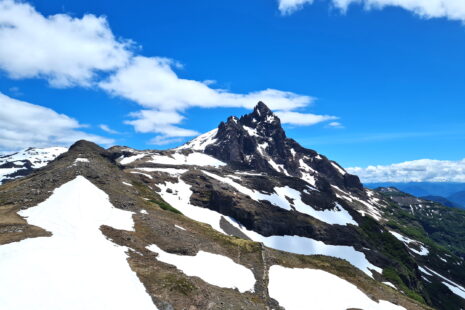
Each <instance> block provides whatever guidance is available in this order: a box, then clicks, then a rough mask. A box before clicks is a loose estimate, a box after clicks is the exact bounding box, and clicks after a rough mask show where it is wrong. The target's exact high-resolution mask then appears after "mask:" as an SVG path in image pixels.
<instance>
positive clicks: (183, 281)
mask: <svg viewBox="0 0 465 310" xmlns="http://www.w3.org/2000/svg"><path fill="white" fill-rule="evenodd" d="M161 282H162V283H163V284H162V285H163V287H165V288H167V289H169V290H170V291H176V292H179V293H181V294H183V295H185V296H189V295H190V294H191V293H192V292H193V291H195V290H196V289H197V287H195V285H194V284H193V283H192V282H191V281H190V280H189V279H187V278H185V277H182V276H178V275H174V274H168V275H166V276H165V277H163V279H162V280H161Z"/></svg>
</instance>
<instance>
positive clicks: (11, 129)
mask: <svg viewBox="0 0 465 310" xmlns="http://www.w3.org/2000/svg"><path fill="white" fill-rule="evenodd" d="M0 111H1V113H0V150H3V151H15V150H18V149H21V148H24V147H26V146H35V147H46V146H56V145H64V146H68V145H70V144H72V143H74V142H76V140H79V139H86V140H90V141H94V142H96V143H100V144H105V145H108V144H111V143H113V142H114V141H113V140H111V139H108V138H105V137H101V136H96V135H92V134H88V133H85V132H83V131H81V130H80V128H82V127H84V126H83V125H81V124H80V123H79V122H78V121H77V120H75V119H73V118H71V117H69V116H67V115H64V114H59V113H57V112H55V111H53V110H52V109H49V108H46V107H43V106H39V105H35V104H31V103H28V102H25V101H20V100H16V99H13V98H11V97H8V96H6V95H4V94H2V93H0Z"/></svg>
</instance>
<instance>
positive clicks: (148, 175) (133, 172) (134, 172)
mask: <svg viewBox="0 0 465 310" xmlns="http://www.w3.org/2000/svg"><path fill="white" fill-rule="evenodd" d="M131 173H132V174H141V175H143V176H146V177H147V178H149V179H153V178H152V176H151V175H150V174H147V173H143V172H138V171H131Z"/></svg>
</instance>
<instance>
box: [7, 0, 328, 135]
mask: <svg viewBox="0 0 465 310" xmlns="http://www.w3.org/2000/svg"><path fill="white" fill-rule="evenodd" d="M0 45H1V48H0V69H1V70H3V71H5V72H6V73H7V74H8V75H9V76H10V77H11V78H15V79H22V78H44V79H46V80H47V81H48V82H49V83H50V84H51V85H52V86H55V87H72V86H95V85H98V87H100V88H101V89H103V90H104V91H106V92H108V93H110V94H112V95H115V96H120V97H123V98H126V99H128V100H131V101H134V102H136V103H138V104H139V105H140V106H141V107H142V109H141V111H138V112H134V113H131V114H130V116H131V117H132V118H133V119H132V120H128V121H126V123H127V124H130V125H132V126H134V129H135V130H136V131H137V132H142V133H156V134H158V135H159V136H158V138H154V139H152V140H151V143H167V141H174V140H173V139H172V138H176V139H177V140H179V138H180V137H187V136H193V135H196V134H198V133H197V131H195V130H191V129H184V128H181V127H180V126H181V122H182V120H183V119H184V116H183V115H182V114H181V113H183V112H185V111H186V110H187V109H189V108H192V107H200V108H214V107H242V108H247V109H251V108H253V107H254V106H255V104H256V103H257V102H258V101H263V102H265V103H266V104H267V105H268V106H269V107H270V108H271V109H273V110H276V111H281V113H284V114H282V115H284V122H285V123H293V124H296V125H312V124H315V123H318V122H321V121H324V120H329V119H334V118H333V117H329V116H326V115H314V114H304V113H298V115H299V117H295V116H293V115H292V113H297V112H293V110H295V109H298V108H304V107H307V106H309V105H310V104H311V103H312V102H313V100H314V98H312V97H310V96H305V95H299V94H296V93H293V92H287V91H281V90H277V89H265V90H261V91H254V92H249V93H245V94H241V93H233V92H231V91H228V90H225V89H218V88H213V85H214V84H215V81H213V80H205V81H196V80H189V79H183V78H182V77H180V76H178V74H177V73H176V72H175V70H176V69H180V68H182V65H181V64H179V63H177V62H175V61H174V60H171V59H168V58H161V57H145V56H137V55H134V54H133V53H132V52H131V50H130V47H131V41H129V40H125V41H123V40H118V39H116V38H115V36H114V35H113V33H112V31H111V29H110V26H109V25H108V23H107V20H106V18H105V17H97V16H95V15H92V14H87V15H84V16H83V17H82V18H74V17H71V16H69V15H67V14H56V15H50V16H44V15H43V14H41V13H40V12H38V11H36V10H35V8H34V7H32V6H31V5H30V4H28V3H24V2H19V1H14V0H0ZM102 73H104V74H102ZM100 128H101V129H102V130H105V131H106V132H108V133H113V132H112V130H111V129H110V128H108V127H105V125H103V126H100Z"/></svg>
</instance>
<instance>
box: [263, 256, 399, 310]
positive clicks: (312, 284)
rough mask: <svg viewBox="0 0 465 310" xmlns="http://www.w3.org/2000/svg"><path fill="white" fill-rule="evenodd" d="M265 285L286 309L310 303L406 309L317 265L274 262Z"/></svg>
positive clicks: (338, 308) (329, 308)
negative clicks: (292, 265) (376, 298)
mask: <svg viewBox="0 0 465 310" xmlns="http://www.w3.org/2000/svg"><path fill="white" fill-rule="evenodd" d="M268 288H269V291H270V296H271V297H273V298H275V299H276V300H278V301H279V303H280V304H281V305H282V306H283V307H284V308H286V310H302V309H310V307H309V306H310V305H311V309H325V310H343V309H364V310H406V309H405V308H404V307H401V306H398V305H394V304H393V303H391V302H388V301H385V300H380V301H379V302H375V301H373V300H372V299H370V298H368V296H367V295H366V294H364V293H363V292H362V291H360V290H359V289H358V288H357V287H356V286H355V285H353V284H351V283H350V282H348V281H346V280H344V279H341V278H339V277H337V276H335V275H333V274H331V273H329V272H325V271H322V270H317V269H301V268H285V267H282V266H278V265H273V266H271V267H270V283H269V285H268ZM328 292H331V293H328Z"/></svg>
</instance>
